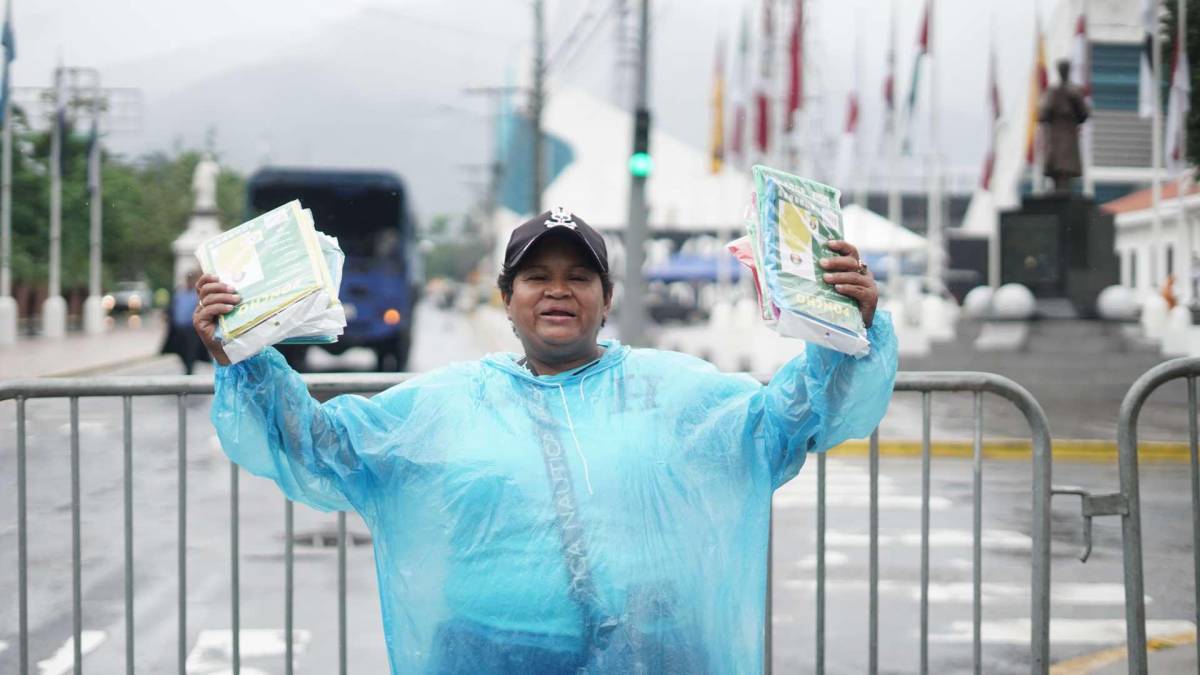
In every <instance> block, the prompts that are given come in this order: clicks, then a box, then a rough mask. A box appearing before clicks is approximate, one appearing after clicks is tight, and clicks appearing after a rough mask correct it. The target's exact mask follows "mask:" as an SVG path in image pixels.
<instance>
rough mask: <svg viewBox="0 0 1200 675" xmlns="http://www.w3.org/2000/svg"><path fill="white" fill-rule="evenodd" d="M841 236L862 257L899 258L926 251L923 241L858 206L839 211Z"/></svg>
mask: <svg viewBox="0 0 1200 675" xmlns="http://www.w3.org/2000/svg"><path fill="white" fill-rule="evenodd" d="M842 230H843V232H842V236H844V237H845V238H846V241H848V242H850V243H851V244H854V245H855V246H856V247H857V248H858V250H859V252H861V253H874V254H885V253H891V252H896V253H900V254H905V253H918V252H922V251H924V250H925V237H922V236H921V235H919V234H917V233H916V232H913V231H912V230H910V229H908V228H907V227H904V226H903V225H898V224H896V223H893V222H892V221H890V220H888V219H887V218H884V217H883V216H881V215H879V214H878V213H875V212H874V211H869V210H867V209H865V208H863V207H861V206H859V205H858V204H851V205H849V206H847V207H846V208H844V209H842Z"/></svg>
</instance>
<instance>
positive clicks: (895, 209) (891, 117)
mask: <svg viewBox="0 0 1200 675" xmlns="http://www.w3.org/2000/svg"><path fill="white" fill-rule="evenodd" d="M890 28H891V34H890V35H888V45H889V47H888V50H889V51H888V77H890V78H891V82H892V84H891V87H892V91H891V97H892V106H891V110H889V111H888V124H889V126H890V127H891V130H890V133H891V137H890V138H888V201H887V215H888V220H890V221H892V223H893V224H894V225H901V224H902V223H901V219H902V214H901V211H900V175H899V174H900V167H899V163H900V119H899V115H898V114H897V111H898V110H899V106H897V105H896V2H895V0H892V22H891V26H890ZM889 243H890V244H891V246H889V247H888V248H889V251H888V253H889V255H888V263H889V265H888V286H890V287H891V288H892V290H893V291H894V292H895V293H897V294H898V293H899V292H900V255H899V253H898V252H897V251H896V246H895V244H896V236H895V233H894V231H893V233H892V235H891V237H890V242H889Z"/></svg>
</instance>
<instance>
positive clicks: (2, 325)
mask: <svg viewBox="0 0 1200 675" xmlns="http://www.w3.org/2000/svg"><path fill="white" fill-rule="evenodd" d="M16 342H17V301H16V299H14V298H13V297H12V296H10V295H0V346H3V345H11V344H16Z"/></svg>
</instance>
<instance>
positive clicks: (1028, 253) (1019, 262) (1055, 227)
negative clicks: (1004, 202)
mask: <svg viewBox="0 0 1200 675" xmlns="http://www.w3.org/2000/svg"><path fill="white" fill-rule="evenodd" d="M1114 238H1115V231H1114V226H1113V217H1112V215H1110V214H1106V213H1103V212H1101V211H1100V210H1099V209H1097V208H1096V203H1095V202H1094V201H1092V200H1091V199H1090V198H1087V197H1083V196H1080V195H1075V194H1065V193H1053V194H1048V195H1038V196H1029V197H1025V198H1024V199H1022V200H1021V208H1020V209H1018V210H1016V211H1007V212H1004V213H1001V214H1000V281H1001V283H1004V284H1007V283H1018V284H1022V285H1024V286H1026V287H1028V288H1029V290H1031V291H1033V295H1034V297H1036V298H1038V299H1039V301H1043V300H1046V301H1051V304H1059V305H1062V304H1065V303H1063V302H1062V301H1066V302H1069V305H1070V307H1071V308H1073V309H1074V311H1075V312H1076V313H1077V315H1078V316H1082V317H1089V318H1090V317H1095V316H1097V313H1096V298H1097V296H1099V295H1100V291H1102V290H1104V288H1106V287H1108V286H1111V285H1112V284H1115V283H1117V282H1118V280H1119V267H1118V261H1117V255H1116V253H1115V251H1114V249H1113V244H1114ZM1055 300H1057V301H1059V303H1054V302H1053V301H1055Z"/></svg>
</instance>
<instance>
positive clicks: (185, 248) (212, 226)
mask: <svg viewBox="0 0 1200 675" xmlns="http://www.w3.org/2000/svg"><path fill="white" fill-rule="evenodd" d="M220 233H221V221H220V219H219V218H218V217H217V212H216V211H215V210H199V209H198V210H196V211H194V212H193V213H192V215H191V217H190V218H188V224H187V229H186V230H184V232H183V234H181V235H179V238H178V239H176V240H175V241H174V242H172V243H171V250H172V251H173V252H174V253H175V284H174V287H175V288H179V287H180V286H182V285H183V284H184V282H186V281H187V275H188V273H189V272H191V271H193V270H199V269H200V261H199V260H196V249H198V248H200V244H202V243H204V242H205V241H206V240H207V239H210V238H212V237H215V236H217V235H218V234H220Z"/></svg>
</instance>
